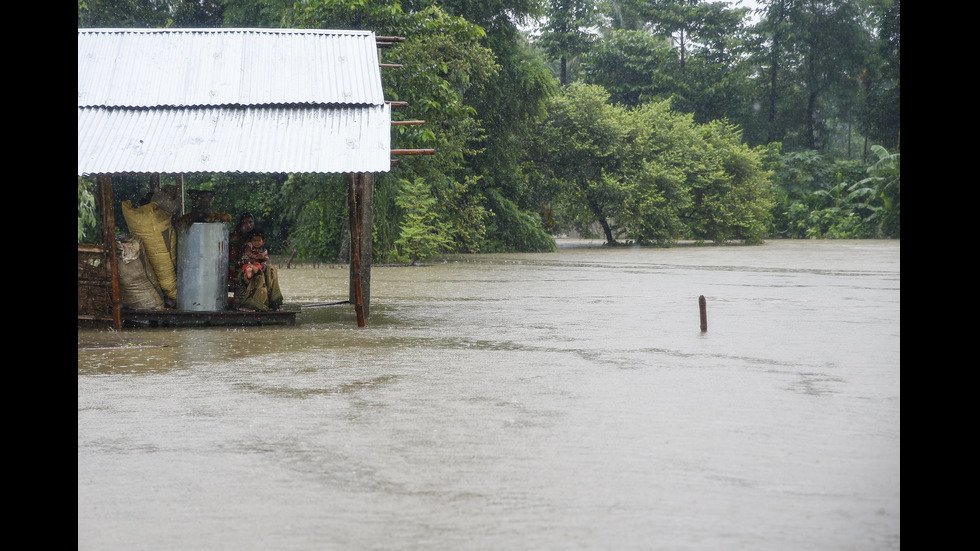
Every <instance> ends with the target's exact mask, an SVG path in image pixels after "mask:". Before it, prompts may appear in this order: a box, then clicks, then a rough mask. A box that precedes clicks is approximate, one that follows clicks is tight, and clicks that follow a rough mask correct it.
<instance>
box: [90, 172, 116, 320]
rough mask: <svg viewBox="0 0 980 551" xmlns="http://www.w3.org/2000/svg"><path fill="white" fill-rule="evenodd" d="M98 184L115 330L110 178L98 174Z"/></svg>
mask: <svg viewBox="0 0 980 551" xmlns="http://www.w3.org/2000/svg"><path fill="white" fill-rule="evenodd" d="M96 183H98V185H99V219H100V220H101V221H102V246H103V247H104V248H105V251H106V255H107V256H108V259H109V278H110V281H111V285H110V291H109V293H110V297H111V298H110V300H111V303H112V326H113V327H114V328H115V330H116V331H122V310H121V293H120V289H119V256H118V253H117V252H116V215H115V210H114V206H113V203H112V178H110V177H109V176H107V175H100V176H98V177H97V178H96Z"/></svg>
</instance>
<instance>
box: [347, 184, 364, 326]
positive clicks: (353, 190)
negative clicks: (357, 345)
mask: <svg viewBox="0 0 980 551" xmlns="http://www.w3.org/2000/svg"><path fill="white" fill-rule="evenodd" d="M358 180H360V178H358V175H357V174H355V173H353V172H352V173H350V174H349V175H348V176H347V210H348V214H349V220H350V257H351V258H350V265H351V295H352V296H351V302H353V303H354V312H355V313H356V314H357V326H358V327H364V303H363V297H362V294H361V230H362V226H361V216H359V214H360V213H359V212H358V210H359V209H358V207H359V206H360V205H359V203H360V202H359V201H358V200H357V199H358V193H357V187H358V186H357V183H358Z"/></svg>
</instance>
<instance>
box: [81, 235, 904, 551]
mask: <svg viewBox="0 0 980 551" xmlns="http://www.w3.org/2000/svg"><path fill="white" fill-rule="evenodd" d="M562 244H563V247H562V248H561V249H560V250H559V251H558V252H556V253H547V254H502V255H467V256H461V257H457V258H453V259H451V260H449V261H448V262H445V263H437V264H432V265H427V266H418V267H412V268H408V267H375V268H374V269H373V271H372V289H371V292H372V304H371V318H370V320H369V323H368V326H367V327H364V328H358V327H357V326H356V319H355V316H354V312H353V309H352V308H351V307H350V306H348V305H344V306H331V307H322V308H309V309H303V310H301V312H300V314H299V315H298V316H297V324H296V325H295V326H265V327H249V328H241V327H198V328H144V329H127V330H124V331H123V332H122V333H121V334H120V335H116V334H114V333H113V332H111V331H97V330H83V329H79V332H78V339H79V350H78V549H80V550H83V549H84V550H99V551H112V550H126V551H129V550H136V549H145V550H173V549H183V550H196V549H201V550H204V549H207V550H211V549H235V550H268V549H277V550H290V549H295V550H334V549H336V550H360V549H385V550H387V549H392V550H423V549H424V550H433V549H435V550H441V549H445V550H468V549H474V550H484V549H492V550H496V549H509V550H510V549H515V550H516V549H526V550H538V549H618V550H630V549H636V550H648V549H664V550H687V549H691V550H695V549H697V550H701V549H710V550H714V549H751V550H754V551H758V550H763V551H765V550H772V551H777V550H778V551H784V550H786V549H794V550H835V551H836V550H848V549H854V550H866V549H899V548H900V539H901V538H900V520H901V507H900V505H901V492H900V489H901V488H900V470H901V469H900V444H901V438H900V436H901V425H900V409H901V385H900V382H901V381H900V337H901V333H900V311H901V308H900V306H901V304H900V269H899V267H900V242H899V241H770V242H768V243H766V244H765V245H762V246H757V247H745V246H726V247H714V246H709V247H693V246H683V247H675V248H672V249H641V248H623V249H608V248H605V247H601V246H599V243H598V242H583V241H574V242H572V241H562ZM280 274H281V276H280V277H281V280H282V282H281V285H282V290H283V294H284V295H285V297H286V302H287V306H292V307H298V306H299V305H303V304H314V303H321V302H328V301H333V300H343V299H345V298H346V293H347V274H348V272H347V269H346V266H343V267H319V268H313V267H308V266H307V267H299V268H294V269H289V270H286V269H281V270H280ZM701 295H704V297H705V302H706V313H707V322H708V330H707V331H706V332H702V331H701V330H700V324H699V309H698V297H699V296H701ZM121 343H125V344H126V345H125V346H118V345H119V344H121Z"/></svg>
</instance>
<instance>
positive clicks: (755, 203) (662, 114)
mask: <svg viewBox="0 0 980 551" xmlns="http://www.w3.org/2000/svg"><path fill="white" fill-rule="evenodd" d="M609 98H610V96H609V94H608V92H606V91H605V90H604V89H603V88H602V87H600V86H596V85H587V84H573V85H572V86H569V87H568V88H567V89H566V91H565V93H564V94H563V95H562V96H560V97H558V98H555V100H554V101H553V103H552V106H551V111H550V113H549V117H548V119H547V121H546V122H545V124H544V125H543V126H542V128H541V131H540V133H539V136H540V138H539V140H538V142H537V144H536V147H535V149H534V150H533V153H534V155H535V159H536V163H537V165H538V167H539V168H540V170H541V171H542V174H543V175H544V177H546V178H550V179H551V180H552V182H554V184H553V186H554V188H555V189H556V197H558V198H559V199H560V201H559V204H560V205H561V206H562V208H565V209H568V210H569V211H571V212H574V213H575V215H574V219H575V220H576V221H577V223H578V225H577V227H579V228H582V227H584V226H587V225H589V224H590V223H592V222H596V223H598V224H599V225H600V227H601V228H602V231H603V234H604V235H605V238H606V242H607V243H609V244H610V245H613V244H616V243H618V242H619V240H620V239H625V240H626V241H631V242H636V243H650V244H656V245H661V246H669V245H671V244H673V243H674V242H675V241H676V240H677V239H679V238H681V237H684V236H687V237H691V238H694V239H697V240H699V241H704V240H713V241H715V242H718V243H724V242H726V241H729V240H744V241H745V242H748V243H758V242H760V241H761V239H762V237H763V236H764V235H765V232H766V228H767V227H768V213H769V210H770V208H771V206H772V199H771V181H770V174H769V172H768V171H767V170H766V169H765V164H764V158H763V152H762V151H761V150H754V149H751V148H749V147H748V146H747V145H746V144H744V143H742V140H741V135H740V133H739V132H738V131H737V129H736V128H735V127H734V126H733V125H731V124H728V123H723V122H712V123H709V124H707V125H698V124H697V123H695V122H694V121H693V116H692V115H690V114H683V113H677V112H675V111H673V110H672V109H671V107H670V104H669V102H658V103H646V104H643V105H641V106H639V107H636V108H630V107H626V106H623V105H620V104H612V103H610V102H609Z"/></svg>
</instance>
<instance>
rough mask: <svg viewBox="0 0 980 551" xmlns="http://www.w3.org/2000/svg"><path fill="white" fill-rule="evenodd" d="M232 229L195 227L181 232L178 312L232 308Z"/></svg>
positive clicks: (187, 227)
mask: <svg viewBox="0 0 980 551" xmlns="http://www.w3.org/2000/svg"><path fill="white" fill-rule="evenodd" d="M228 246H229V245H228V226H227V225H226V224H224V223H216V224H205V223H195V224H191V225H190V226H186V227H185V228H181V229H180V230H178V232H177V309H178V310H192V311H200V312H213V311H217V310H225V309H226V308H228Z"/></svg>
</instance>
